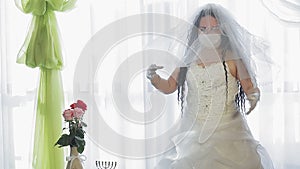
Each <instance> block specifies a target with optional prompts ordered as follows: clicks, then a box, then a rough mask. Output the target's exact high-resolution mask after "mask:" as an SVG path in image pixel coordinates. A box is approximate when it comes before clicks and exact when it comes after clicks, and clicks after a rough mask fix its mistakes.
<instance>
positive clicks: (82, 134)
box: [75, 130, 84, 138]
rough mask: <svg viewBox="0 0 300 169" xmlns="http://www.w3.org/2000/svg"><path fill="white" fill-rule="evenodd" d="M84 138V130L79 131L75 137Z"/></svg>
mask: <svg viewBox="0 0 300 169" xmlns="http://www.w3.org/2000/svg"><path fill="white" fill-rule="evenodd" d="M76 136H77V137H80V138H84V131H83V130H77V131H76V135H75V137H76Z"/></svg>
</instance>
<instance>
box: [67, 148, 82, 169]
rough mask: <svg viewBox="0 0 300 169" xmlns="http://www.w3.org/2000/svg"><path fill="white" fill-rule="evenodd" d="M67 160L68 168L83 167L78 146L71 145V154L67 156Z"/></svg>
mask: <svg viewBox="0 0 300 169" xmlns="http://www.w3.org/2000/svg"><path fill="white" fill-rule="evenodd" d="M67 161H68V164H67V168H66V169H83V166H82V163H81V159H80V155H79V153H78V151H77V147H71V151H70V156H69V157H67Z"/></svg>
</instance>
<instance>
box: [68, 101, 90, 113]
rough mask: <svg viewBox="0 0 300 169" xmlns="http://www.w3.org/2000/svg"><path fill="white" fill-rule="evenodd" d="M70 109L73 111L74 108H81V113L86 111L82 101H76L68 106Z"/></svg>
mask: <svg viewBox="0 0 300 169" xmlns="http://www.w3.org/2000/svg"><path fill="white" fill-rule="evenodd" d="M70 107H71V108H72V109H75V108H76V107H78V108H81V109H82V110H83V111H86V108H87V106H86V104H85V103H84V102H83V101H82V100H77V103H73V104H71V105H70Z"/></svg>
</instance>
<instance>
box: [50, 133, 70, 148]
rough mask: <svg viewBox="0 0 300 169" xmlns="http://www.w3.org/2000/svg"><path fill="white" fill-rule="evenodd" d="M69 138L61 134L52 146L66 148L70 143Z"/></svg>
mask: <svg viewBox="0 0 300 169" xmlns="http://www.w3.org/2000/svg"><path fill="white" fill-rule="evenodd" d="M71 140H72V139H71V138H70V136H69V135H68V134H63V135H62V136H60V138H59V139H58V140H57V142H56V143H55V144H54V146H56V145H60V146H59V147H63V146H68V145H70V143H71Z"/></svg>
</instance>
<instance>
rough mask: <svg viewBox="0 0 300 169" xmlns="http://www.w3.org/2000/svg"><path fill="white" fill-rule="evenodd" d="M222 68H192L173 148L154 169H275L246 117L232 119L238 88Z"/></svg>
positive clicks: (231, 77) (240, 116)
mask: <svg viewBox="0 0 300 169" xmlns="http://www.w3.org/2000/svg"><path fill="white" fill-rule="evenodd" d="M224 64H225V65H224ZM224 64H223V63H222V62H218V63H213V64H210V65H208V66H206V67H201V66H199V65H197V64H196V63H192V64H191V65H190V67H189V69H188V73H187V85H188V89H187V90H188V91H187V97H186V106H185V111H184V116H183V117H182V119H181V124H180V127H179V129H178V131H177V132H176V133H177V134H176V135H175V136H173V137H172V138H171V139H172V142H173V144H174V148H173V149H172V151H168V152H167V153H166V154H165V155H164V156H163V159H161V160H160V161H159V163H158V165H157V166H156V167H155V169H273V164H272V161H271V159H270V157H269V155H268V153H267V152H266V150H265V149H264V148H263V146H261V145H260V144H259V142H258V141H256V140H255V139H254V138H253V136H252V134H251V131H250V130H249V127H248V125H247V122H246V119H245V117H244V116H243V115H242V114H240V113H238V114H236V113H237V111H238V109H237V108H236V105H235V96H236V94H237V93H238V90H239V89H238V84H237V80H236V78H235V77H234V76H232V75H231V74H230V72H229V69H228V66H227V64H226V63H224ZM226 75H227V76H226ZM187 124H193V125H192V127H191V128H187V127H186V126H187Z"/></svg>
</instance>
